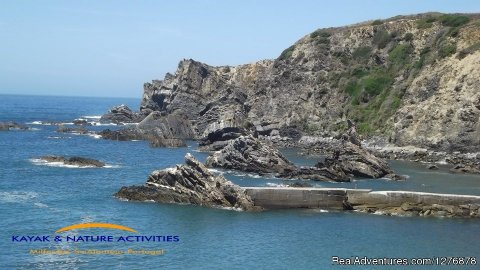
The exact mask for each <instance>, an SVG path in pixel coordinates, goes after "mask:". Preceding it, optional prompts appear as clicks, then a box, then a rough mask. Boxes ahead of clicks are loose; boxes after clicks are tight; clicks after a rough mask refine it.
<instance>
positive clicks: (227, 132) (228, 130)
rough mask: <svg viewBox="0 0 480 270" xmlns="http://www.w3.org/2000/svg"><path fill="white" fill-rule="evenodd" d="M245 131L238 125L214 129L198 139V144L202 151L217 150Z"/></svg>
mask: <svg viewBox="0 0 480 270" xmlns="http://www.w3.org/2000/svg"><path fill="white" fill-rule="evenodd" d="M246 133H247V132H246V131H245V130H244V129H242V128H238V127H225V128H220V129H216V130H214V131H211V132H209V133H208V134H207V135H206V136H205V137H203V138H202V139H200V141H199V143H198V146H199V149H200V150H202V151H218V150H221V149H222V148H223V147H225V146H226V145H227V144H228V142H229V141H230V140H234V139H236V138H238V137H240V136H242V135H246Z"/></svg>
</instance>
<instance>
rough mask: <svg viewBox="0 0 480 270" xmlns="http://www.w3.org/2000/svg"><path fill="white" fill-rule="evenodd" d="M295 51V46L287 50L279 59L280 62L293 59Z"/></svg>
mask: <svg viewBox="0 0 480 270" xmlns="http://www.w3.org/2000/svg"><path fill="white" fill-rule="evenodd" d="M294 50H295V45H292V46H290V47H288V48H287V49H285V50H284V51H283V52H282V54H280V56H279V57H278V60H286V59H288V58H290V57H292V54H293V51H294Z"/></svg>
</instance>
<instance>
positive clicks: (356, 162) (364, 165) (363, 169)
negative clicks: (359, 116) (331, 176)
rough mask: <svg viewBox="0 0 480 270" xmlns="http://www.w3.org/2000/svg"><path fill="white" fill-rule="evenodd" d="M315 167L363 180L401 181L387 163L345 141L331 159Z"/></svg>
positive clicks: (326, 159) (328, 158)
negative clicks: (389, 179)
mask: <svg viewBox="0 0 480 270" xmlns="http://www.w3.org/2000/svg"><path fill="white" fill-rule="evenodd" d="M316 166H317V167H320V168H329V169H331V170H332V171H341V172H343V173H345V174H347V175H352V176H356V177H365V178H380V177H386V178H391V179H393V180H401V179H402V177H401V176H398V175H395V174H394V173H393V170H392V169H391V168H390V166H389V165H388V163H387V162H386V161H384V160H382V159H380V158H378V157H376V156H374V155H373V154H372V153H370V152H369V151H368V150H366V149H364V148H362V147H361V146H358V145H355V144H353V143H351V142H349V141H345V142H344V143H343V145H342V147H341V148H340V149H338V151H336V152H335V153H334V154H333V155H332V156H331V157H327V158H325V160H324V161H323V162H319V163H318V164H317V165H316Z"/></svg>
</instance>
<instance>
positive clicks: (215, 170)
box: [208, 168, 224, 174]
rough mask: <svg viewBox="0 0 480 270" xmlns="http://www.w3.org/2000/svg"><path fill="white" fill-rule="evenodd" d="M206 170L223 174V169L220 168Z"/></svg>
mask: <svg viewBox="0 0 480 270" xmlns="http://www.w3.org/2000/svg"><path fill="white" fill-rule="evenodd" d="M208 171H210V172H211V173H216V174H224V172H223V171H220V170H217V169H211V168H209V169H208Z"/></svg>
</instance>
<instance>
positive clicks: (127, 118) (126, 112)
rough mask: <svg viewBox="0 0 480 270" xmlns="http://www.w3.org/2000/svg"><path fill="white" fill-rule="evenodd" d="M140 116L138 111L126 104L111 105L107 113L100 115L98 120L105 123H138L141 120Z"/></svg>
mask: <svg viewBox="0 0 480 270" xmlns="http://www.w3.org/2000/svg"><path fill="white" fill-rule="evenodd" d="M142 118H143V117H142V116H141V115H140V114H139V113H135V112H133V111H132V110H131V109H130V108H129V107H128V106H127V105H124V104H122V105H119V106H114V107H112V108H111V109H110V110H109V111H108V113H106V114H104V115H102V117H101V118H100V122H102V123H106V122H111V123H116V124H121V123H138V122H140V121H141V120H142Z"/></svg>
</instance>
